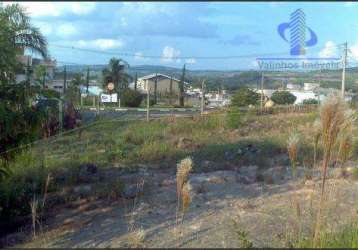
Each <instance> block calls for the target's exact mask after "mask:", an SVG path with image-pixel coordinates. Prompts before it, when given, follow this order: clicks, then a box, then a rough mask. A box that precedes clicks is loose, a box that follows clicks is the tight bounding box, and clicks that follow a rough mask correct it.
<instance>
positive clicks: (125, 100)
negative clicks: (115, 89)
mask: <svg viewBox="0 0 358 250" xmlns="http://www.w3.org/2000/svg"><path fill="white" fill-rule="evenodd" d="M120 98H121V105H122V106H124V107H139V106H140V104H141V102H142V100H143V95H142V94H141V93H140V92H139V91H136V90H133V89H124V90H122V92H121V94H120Z"/></svg>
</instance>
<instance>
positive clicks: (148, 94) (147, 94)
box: [147, 80, 149, 122]
mask: <svg viewBox="0 0 358 250" xmlns="http://www.w3.org/2000/svg"><path fill="white" fill-rule="evenodd" d="M147 122H149V82H148V80H147Z"/></svg>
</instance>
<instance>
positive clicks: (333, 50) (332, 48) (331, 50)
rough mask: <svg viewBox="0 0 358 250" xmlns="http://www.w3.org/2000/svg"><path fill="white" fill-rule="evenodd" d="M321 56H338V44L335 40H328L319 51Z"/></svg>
mask: <svg viewBox="0 0 358 250" xmlns="http://www.w3.org/2000/svg"><path fill="white" fill-rule="evenodd" d="M319 56H320V57H333V56H337V46H336V44H335V43H334V42H332V41H328V42H326V44H325V46H324V48H323V49H322V50H321V51H320V52H319Z"/></svg>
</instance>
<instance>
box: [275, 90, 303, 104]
mask: <svg viewBox="0 0 358 250" xmlns="http://www.w3.org/2000/svg"><path fill="white" fill-rule="evenodd" d="M296 99H297V98H296V96H294V95H293V94H291V93H290V92H288V91H276V92H274V93H273V94H272V96H271V100H272V101H273V102H274V103H275V104H279V105H284V104H293V103H295V101H296Z"/></svg>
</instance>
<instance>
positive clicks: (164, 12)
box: [5, 2, 358, 70]
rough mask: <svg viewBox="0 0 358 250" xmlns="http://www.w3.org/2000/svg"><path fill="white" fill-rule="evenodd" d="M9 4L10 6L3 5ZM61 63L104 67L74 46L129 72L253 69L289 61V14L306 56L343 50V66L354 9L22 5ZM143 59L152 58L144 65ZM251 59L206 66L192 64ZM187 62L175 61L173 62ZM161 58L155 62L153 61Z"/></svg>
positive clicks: (354, 36)
mask: <svg viewBox="0 0 358 250" xmlns="http://www.w3.org/2000/svg"><path fill="white" fill-rule="evenodd" d="M5 4H9V2H7V3H5ZM21 4H22V5H23V6H24V7H25V8H26V9H27V11H28V13H29V14H30V15H31V17H32V20H33V23H34V25H36V26H38V27H39V28H40V29H41V31H42V32H43V33H44V34H45V36H46V37H47V39H48V42H49V45H50V46H49V49H50V54H51V55H52V57H53V58H54V59H57V60H58V61H61V62H73V63H83V64H105V63H107V62H108V60H109V58H110V57H112V56H111V55H108V54H103V55H102V54H95V53H90V52H84V51H78V50H71V49H64V48H59V47H55V46H54V45H64V46H74V47H78V48H83V49H92V50H100V51H104V52H126V53H130V54H133V55H134V56H122V58H123V59H125V60H127V61H128V62H129V63H130V65H142V64H151V65H165V66H173V67H182V65H183V64H184V63H187V67H188V68H190V69H220V70H230V69H249V68H252V69H255V68H257V64H256V62H255V61H256V60H255V59H256V55H258V56H259V55H262V54H267V53H281V54H282V56H285V55H286V56H289V44H288V43H287V42H285V41H284V40H283V39H282V38H281V37H280V36H279V34H278V32H277V26H278V25H279V24H280V23H283V22H288V21H289V17H290V13H291V12H293V11H294V10H296V9H297V8H301V9H302V10H303V11H304V12H305V14H306V25H307V26H309V27H310V28H311V29H312V30H313V31H314V32H315V33H316V34H317V37H318V43H317V44H316V45H315V46H313V47H310V48H309V49H308V50H307V53H306V56H323V57H332V56H339V55H340V54H341V51H340V50H339V49H337V48H336V45H337V44H340V43H343V42H345V41H347V42H348V44H349V48H350V50H351V57H350V61H353V60H356V59H358V15H357V13H358V3H355V2H334V3H323V2H320V3H317V2H314V3H309V2H303V3H302V2H301V3H300V2H286V3H285V2H132V3H130V2H32V3H31V2H23V3H21ZM143 55H144V56H146V55H150V56H158V57H159V58H144V57H143ZM233 55H252V56H250V57H249V56H248V57H245V58H235V59H225V60H224V59H218V60H207V59H200V58H197V57H208V56H213V57H215V56H233ZM180 56H182V57H186V58H185V59H183V58H182V59H180V58H177V57H180ZM160 57H162V58H160Z"/></svg>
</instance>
